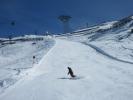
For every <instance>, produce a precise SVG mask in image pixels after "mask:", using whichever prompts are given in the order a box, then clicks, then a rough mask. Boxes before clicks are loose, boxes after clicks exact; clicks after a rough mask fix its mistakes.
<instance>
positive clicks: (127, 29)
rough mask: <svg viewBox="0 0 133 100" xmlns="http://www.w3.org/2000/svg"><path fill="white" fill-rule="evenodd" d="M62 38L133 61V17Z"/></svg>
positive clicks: (79, 31)
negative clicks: (89, 45) (92, 46)
mask: <svg viewBox="0 0 133 100" xmlns="http://www.w3.org/2000/svg"><path fill="white" fill-rule="evenodd" d="M60 38H64V39H67V40H71V41H78V42H83V43H87V44H93V45H95V46H96V47H98V48H100V49H101V50H103V51H104V52H106V53H107V54H110V55H111V56H113V57H116V58H121V59H122V60H126V61H132V60H133V16H129V17H126V18H123V19H121V20H119V21H113V22H106V23H103V24H100V25H96V26H93V27H90V28H87V29H82V30H78V31H75V32H74V33H71V34H67V36H62V37H60Z"/></svg>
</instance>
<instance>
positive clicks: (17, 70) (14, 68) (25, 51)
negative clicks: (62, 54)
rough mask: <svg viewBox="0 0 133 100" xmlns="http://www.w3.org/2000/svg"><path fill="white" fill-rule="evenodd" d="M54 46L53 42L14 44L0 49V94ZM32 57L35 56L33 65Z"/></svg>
mask: <svg viewBox="0 0 133 100" xmlns="http://www.w3.org/2000/svg"><path fill="white" fill-rule="evenodd" d="M53 45H54V40H53V39H50V38H48V37H45V38H44V40H43V41H37V42H36V44H33V41H30V42H28V41H26V42H19V41H18V42H16V43H15V44H5V45H2V46H1V47H0V93H2V92H3V91H4V90H5V89H6V88H8V87H9V86H11V85H13V84H14V83H15V82H16V81H17V80H19V79H20V78H21V77H22V76H23V74H24V72H25V71H26V70H27V69H30V68H32V67H33V65H34V64H36V63H38V62H39V61H40V59H41V58H42V57H43V55H44V54H46V53H47V52H48V50H49V49H50V48H51V47H52V46H53ZM33 56H36V59H35V61H34V62H35V63H34V64H33Z"/></svg>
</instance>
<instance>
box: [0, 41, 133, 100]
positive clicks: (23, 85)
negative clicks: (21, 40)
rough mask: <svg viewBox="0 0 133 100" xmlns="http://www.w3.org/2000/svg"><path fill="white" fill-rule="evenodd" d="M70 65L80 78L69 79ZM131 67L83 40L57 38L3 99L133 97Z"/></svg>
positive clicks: (102, 99)
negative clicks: (109, 56) (73, 40)
mask: <svg viewBox="0 0 133 100" xmlns="http://www.w3.org/2000/svg"><path fill="white" fill-rule="evenodd" d="M68 66H70V67H71V68H72V69H73V70H74V73H75V74H76V75H77V77H79V78H80V79H77V80H71V79H69V77H68V76H67V67H68ZM132 66H133V65H132V64H128V63H124V62H119V61H117V60H115V59H110V58H108V57H106V56H104V55H102V54H99V53H98V52H97V51H96V50H94V49H93V48H91V47H89V46H87V45H84V44H82V43H78V42H70V41H66V40H61V39H56V44H55V45H54V47H53V48H52V49H51V50H50V51H49V52H48V53H47V54H46V55H45V56H44V57H43V59H42V60H41V61H40V63H39V64H38V65H37V66H35V67H34V68H33V69H31V70H30V71H28V72H27V76H25V77H24V78H23V79H21V80H20V81H19V82H17V83H16V84H15V85H14V86H12V87H10V88H8V89H7V91H6V92H5V93H3V94H2V95H1V96H0V100H132V98H133V67H132ZM64 78H65V79H64Z"/></svg>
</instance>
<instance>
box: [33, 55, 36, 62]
mask: <svg viewBox="0 0 133 100" xmlns="http://www.w3.org/2000/svg"><path fill="white" fill-rule="evenodd" d="M35 59H36V56H33V64H35Z"/></svg>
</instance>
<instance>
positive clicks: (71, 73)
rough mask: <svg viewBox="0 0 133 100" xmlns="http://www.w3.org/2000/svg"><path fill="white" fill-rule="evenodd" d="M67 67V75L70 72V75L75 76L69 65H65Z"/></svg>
mask: <svg viewBox="0 0 133 100" xmlns="http://www.w3.org/2000/svg"><path fill="white" fill-rule="evenodd" d="M67 68H68V75H69V74H70V76H71V77H76V76H75V75H74V74H73V71H72V69H71V68H70V67H67Z"/></svg>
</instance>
